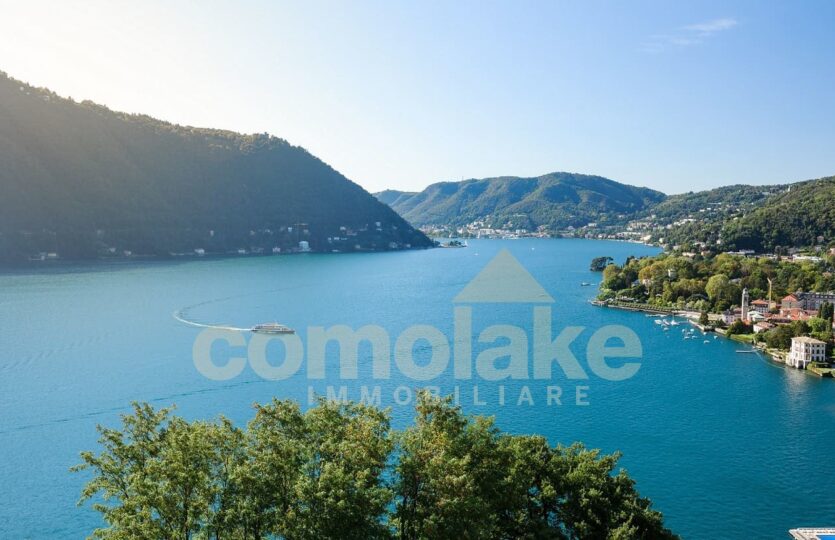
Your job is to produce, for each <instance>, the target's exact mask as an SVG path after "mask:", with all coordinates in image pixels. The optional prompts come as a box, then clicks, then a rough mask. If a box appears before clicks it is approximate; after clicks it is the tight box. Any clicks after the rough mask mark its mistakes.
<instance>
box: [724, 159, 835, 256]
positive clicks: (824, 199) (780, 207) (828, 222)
mask: <svg viewBox="0 0 835 540" xmlns="http://www.w3.org/2000/svg"><path fill="white" fill-rule="evenodd" d="M722 237H723V244H724V245H726V246H731V247H735V248H737V249H753V250H756V251H774V250H775V249H777V248H779V247H801V246H812V245H816V244H829V243H831V242H833V241H835V176H831V177H828V178H820V179H818V180H809V181H806V182H800V183H797V184H792V185H791V186H789V189H788V190H786V191H785V192H783V193H781V194H779V195H776V196H774V197H772V198H770V199H768V201H767V202H765V203H764V204H763V205H762V206H760V207H759V208H757V209H755V210H753V211H752V212H750V213H748V214H746V215H745V216H743V217H741V218H739V219H735V220H729V221H728V222H727V223H726V224H725V226H724V228H723V231H722Z"/></svg>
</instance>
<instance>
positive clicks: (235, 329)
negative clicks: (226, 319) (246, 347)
mask: <svg viewBox="0 0 835 540" xmlns="http://www.w3.org/2000/svg"><path fill="white" fill-rule="evenodd" d="M184 311H185V309H180V310H177V311H175V312H174V313H172V314H171V316H172V317H174V320H175V321H177V322H181V323H183V324H185V325H188V326H193V327H194V328H212V329H214V330H229V331H231V332H251V331H252V329H251V328H238V327H237V326H226V325H223V324H204V323H199V322H197V321H191V320H189V319H187V318H186V317H185V316H184V315H183V312H184Z"/></svg>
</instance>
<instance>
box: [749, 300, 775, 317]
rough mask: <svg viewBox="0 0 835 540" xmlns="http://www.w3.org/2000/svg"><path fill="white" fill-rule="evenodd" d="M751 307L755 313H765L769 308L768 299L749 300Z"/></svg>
mask: <svg viewBox="0 0 835 540" xmlns="http://www.w3.org/2000/svg"><path fill="white" fill-rule="evenodd" d="M751 309H753V310H754V311H756V312H757V313H762V314H763V315H766V314H768V312H769V311H770V310H771V306H770V305H769V303H768V300H754V301H753V302H751Z"/></svg>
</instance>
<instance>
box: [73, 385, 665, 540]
mask: <svg viewBox="0 0 835 540" xmlns="http://www.w3.org/2000/svg"><path fill="white" fill-rule="evenodd" d="M416 410H417V416H416V419H415V423H414V425H413V426H412V427H410V428H408V429H406V430H405V431H402V432H399V433H397V432H392V431H391V429H390V426H389V418H388V413H387V412H384V411H381V410H379V409H376V408H373V407H369V406H364V405H357V404H350V403H342V404H340V403H333V402H326V401H321V402H320V403H319V405H318V406H317V407H314V408H312V409H310V410H309V411H307V412H302V411H301V410H300V409H299V407H298V405H296V404H294V403H292V402H288V401H277V400H273V401H272V402H271V403H269V404H267V405H263V406H256V413H255V418H253V420H252V421H251V422H250V423H249V424H248V426H247V427H246V428H245V429H239V428H237V427H235V426H234V425H232V423H231V422H229V421H228V420H225V419H220V420H219V421H216V422H203V421H195V422H186V421H184V420H182V419H181V418H178V417H175V416H172V415H171V411H170V409H162V410H154V409H153V408H151V407H150V406H149V405H147V404H142V405H140V404H136V405H134V411H133V414H129V415H124V416H123V425H122V429H121V430H119V429H110V428H102V427H100V428H99V430H100V433H101V439H100V443H101V445H102V451H101V453H100V454H95V453H93V452H83V453H82V461H83V463H82V464H81V465H79V466H77V467H75V468H74V469H75V470H86V471H88V472H89V473H91V475H92V477H91V479H90V480H89V482H88V483H87V485H86V486H85V488H84V490H83V492H82V497H81V501H80V502H86V501H90V500H92V501H94V502H93V507H94V508H95V509H97V510H98V511H99V512H101V513H102V515H103V517H104V521H105V523H106V525H107V526H106V527H104V528H101V529H98V530H96V531H95V532H94V534H93V536H94V537H96V538H102V539H111V540H116V539H118V540H127V539H130V540H136V539H139V540H141V539H147V540H157V539H160V538H166V539H171V540H187V539H190V538H195V539H198V538H199V539H215V540H220V539H234V540H245V539H267V538H294V539H301V540H306V539H311V540H312V539H320V538H321V539H337V538H338V539H342V538H348V539H351V538H356V539H366V538H369V539H373V538H402V539H415V540H417V539H447V538H448V539H457V538H472V539H478V538H484V539H488V538H490V539H492V538H529V539H538V538H552V539H560V540H562V539H566V540H568V539H579V538H611V539H615V538H642V539H656V538H657V539H671V538H676V537H675V535H673V534H672V533H671V532H670V531H668V530H667V529H665V528H664V526H663V522H662V517H661V514H660V513H658V512H657V511H655V510H653V509H652V508H651V505H650V502H649V501H648V500H647V499H645V498H642V497H641V496H640V495H639V494H638V493H637V491H636V490H635V484H634V481H633V480H632V479H630V478H629V476H628V475H627V474H626V472H625V471H623V470H620V471H616V470H615V469H616V465H617V461H618V458H619V456H618V455H617V454H615V455H601V454H600V453H599V451H597V450H587V449H586V448H584V447H583V446H582V445H580V444H574V445H572V446H569V447H563V446H557V447H552V446H550V445H549V444H548V442H547V441H546V440H545V439H544V438H543V437H539V436H516V435H506V434H503V433H501V432H500V431H499V430H498V429H496V427H495V426H494V424H493V421H492V419H489V418H483V417H474V418H471V417H466V416H464V415H463V414H462V413H461V411H460V409H459V408H457V407H454V406H453V405H452V403H451V402H450V400H449V399H438V398H435V397H432V396H431V395H429V394H428V393H425V392H423V393H421V394H420V396H419V398H418V402H417V405H416Z"/></svg>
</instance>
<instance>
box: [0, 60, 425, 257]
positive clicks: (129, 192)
mask: <svg viewBox="0 0 835 540" xmlns="http://www.w3.org/2000/svg"><path fill="white" fill-rule="evenodd" d="M0 163H2V167H0V185H1V186H3V194H2V197H0V261H17V260H21V259H23V260H26V259H27V258H28V257H29V256H30V255H33V254H34V253H38V252H57V253H59V255H60V256H61V257H62V258H73V259H85V258H93V257H97V256H101V255H105V256H109V253H110V251H109V250H110V249H111V248H112V249H114V250H115V252H117V253H120V254H121V253H122V252H123V251H124V250H130V251H132V252H133V253H134V254H135V255H156V256H160V255H168V254H170V253H193V252H194V250H195V249H198V248H199V249H205V250H206V252H210V253H211V252H214V253H226V252H227V251H229V250H234V251H237V250H238V249H245V250H249V251H251V250H255V249H266V250H268V251H270V250H271V249H272V248H273V247H282V248H285V250H286V248H288V247H296V246H298V242H299V241H300V240H306V241H308V242H309V244H310V246H311V248H313V249H317V250H327V251H331V250H332V249H339V250H342V251H350V250H354V249H355V245H356V244H360V246H361V247H362V249H389V243H390V242H395V243H396V244H398V243H399V244H400V245H401V246H402V245H405V244H406V243H409V244H411V245H412V246H413V247H428V246H430V245H431V242H430V241H429V239H428V238H426V237H425V236H424V235H423V234H421V233H419V232H417V231H415V230H414V229H413V228H412V227H411V226H410V225H409V224H408V223H406V222H405V221H404V220H403V219H402V218H401V217H400V216H398V215H397V214H396V213H395V212H394V211H392V210H391V208H389V207H388V206H386V205H384V204H382V203H380V202H379V201H377V200H376V199H375V198H374V197H373V196H371V195H370V194H369V193H367V192H366V191H364V190H363V189H362V188H361V187H360V186H358V185H356V184H354V183H352V182H350V181H349V180H348V179H346V178H345V177H344V176H342V175H341V174H340V173H339V172H337V171H335V170H334V169H333V168H331V167H329V166H328V165H327V164H325V163H323V162H322V161H321V160H319V159H318V158H316V157H315V156H313V155H311V154H310V153H308V152H307V151H306V150H304V149H303V148H300V147H296V146H292V145H290V144H289V143H287V141H284V140H282V139H279V138H276V137H272V136H270V135H268V134H252V135H241V134H238V133H232V132H228V131H220V130H211V129H197V128H192V127H186V126H179V125H173V124H168V123H165V122H161V121H159V120H155V119H153V118H149V117H147V116H139V115H129V114H124V113H117V112H113V111H110V110H108V109H107V108H105V107H102V106H99V105H95V104H93V103H89V102H85V103H75V102H73V101H71V100H67V99H62V98H60V97H58V96H56V95H55V94H53V93H51V92H49V91H47V90H40V89H35V88H32V87H31V86H28V85H26V84H25V83H22V82H19V81H15V80H14V79H11V78H9V77H7V76H6V75H5V74H3V73H0ZM376 222H380V226H379V230H378V227H377V226H376ZM302 224H303V225H302ZM343 226H344V227H346V230H342V229H340V227H343ZM289 228H292V230H290V229H289ZM305 231H307V232H305ZM349 235H355V236H350V238H349ZM333 237H338V238H339V239H340V240H338V241H336V243H334V240H333ZM328 238H331V241H330V242H329V241H328ZM343 238H346V239H345V240H342V239H343Z"/></svg>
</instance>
